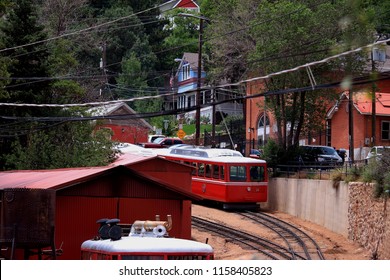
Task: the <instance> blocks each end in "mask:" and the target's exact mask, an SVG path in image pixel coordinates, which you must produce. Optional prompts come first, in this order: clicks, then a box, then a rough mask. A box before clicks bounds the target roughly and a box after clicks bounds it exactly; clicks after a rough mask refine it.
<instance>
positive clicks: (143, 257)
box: [122, 255, 164, 260]
mask: <svg viewBox="0 0 390 280" xmlns="http://www.w3.org/2000/svg"><path fill="white" fill-rule="evenodd" d="M163 259H164V256H162V255H154V256H148V255H138V256H137V255H122V260H163Z"/></svg>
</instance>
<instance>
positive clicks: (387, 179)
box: [363, 149, 390, 197]
mask: <svg viewBox="0 0 390 280" xmlns="http://www.w3.org/2000/svg"><path fill="white" fill-rule="evenodd" d="M363 180H364V181H365V182H368V183H375V196H376V197H380V196H384V197H389V195H390V150H388V149H386V150H385V151H384V152H383V154H382V156H381V157H380V158H377V159H376V160H372V161H370V162H369V163H368V164H367V165H366V166H365V168H364V171H363Z"/></svg>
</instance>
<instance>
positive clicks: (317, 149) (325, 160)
mask: <svg viewBox="0 0 390 280" xmlns="http://www.w3.org/2000/svg"><path fill="white" fill-rule="evenodd" d="M300 148H301V152H300V154H299V159H298V160H299V162H300V163H301V164H304V165H321V166H327V167H331V166H337V165H342V164H343V163H344V162H343V159H342V158H341V157H340V156H339V154H338V153H337V151H336V150H335V149H334V148H332V147H329V146H318V145H307V146H301V147H300Z"/></svg>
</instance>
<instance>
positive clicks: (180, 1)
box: [160, 0, 200, 13]
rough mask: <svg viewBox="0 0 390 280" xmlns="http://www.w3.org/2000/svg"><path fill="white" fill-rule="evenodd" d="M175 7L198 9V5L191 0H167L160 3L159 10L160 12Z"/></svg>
mask: <svg viewBox="0 0 390 280" xmlns="http://www.w3.org/2000/svg"><path fill="white" fill-rule="evenodd" d="M175 8H182V9H183V8H184V9H188V10H197V11H200V8H199V5H198V4H197V3H196V2H195V1H193V0H169V1H165V3H163V4H161V5H160V11H161V12H162V13H164V12H165V11H168V10H173V9H175Z"/></svg>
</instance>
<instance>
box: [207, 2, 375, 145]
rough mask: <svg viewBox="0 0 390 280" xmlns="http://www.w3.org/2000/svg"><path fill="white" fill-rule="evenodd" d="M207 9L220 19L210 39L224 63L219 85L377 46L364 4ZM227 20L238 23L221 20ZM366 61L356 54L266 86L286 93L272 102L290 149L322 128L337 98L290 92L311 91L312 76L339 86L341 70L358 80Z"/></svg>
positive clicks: (217, 73) (281, 140)
mask: <svg viewBox="0 0 390 280" xmlns="http://www.w3.org/2000/svg"><path fill="white" fill-rule="evenodd" d="M222 2H223V3H222ZM203 4H204V5H207V6H208V7H210V9H209V14H208V16H209V17H211V19H212V20H213V21H212V22H213V23H212V24H211V25H210V26H209V28H208V29H207V30H206V33H207V34H208V36H209V37H210V38H211V39H210V41H209V42H208V45H209V48H210V50H211V55H212V58H213V59H216V61H218V63H220V65H219V66H217V67H214V69H213V71H214V77H216V78H219V79H220V78H222V77H226V78H228V79H230V80H236V79H237V78H238V79H243V78H250V77H253V76H260V75H264V74H270V73H276V72H278V71H281V70H286V69H290V68H294V67H296V66H299V65H303V64H306V63H309V62H313V61H317V60H320V59H323V58H325V57H328V56H330V55H332V54H334V53H336V52H337V53H338V52H341V51H345V50H349V49H353V48H356V47H360V46H362V45H365V44H367V43H369V42H371V41H372V31H373V28H372V24H371V23H372V11H371V9H370V8H369V7H367V6H364V2H363V1H348V0H338V1H321V2H318V1H314V0H309V1H294V0H281V1H264V0H262V1H260V0H245V1H235V0H230V1H229V5H226V6H225V7H224V6H223V4H226V1H208V0H205V1H204V2H203ZM228 14H231V15H232V16H231V18H232V22H231V23H229V22H226V21H222V19H223V18H227V15H228ZM229 24H231V26H229ZM233 25H234V26H233ZM224 30H225V31H224ZM226 30H229V32H226ZM218 34H219V36H218V37H217V35H218ZM214 38H216V39H214ZM366 57H367V56H366V54H365V53H360V54H357V55H350V56H348V57H346V58H341V59H339V60H337V61H334V62H332V63H329V64H321V65H316V66H313V67H311V69H302V70H301V71H293V72H290V73H286V74H283V75H275V76H273V77H272V78H270V79H267V80H264V82H265V86H266V88H265V90H264V91H265V92H267V91H271V92H273V91H280V90H284V92H283V93H282V94H273V95H268V96H267V98H266V106H267V110H269V111H271V112H272V113H273V115H274V116H275V118H276V124H277V133H278V139H277V143H278V144H279V145H281V147H282V149H283V150H285V151H286V150H288V149H293V148H294V146H295V145H297V143H299V139H300V137H301V136H302V135H304V134H305V135H309V133H311V132H313V131H316V130H317V129H318V128H320V127H321V126H323V121H324V118H325V113H326V112H325V109H326V108H325V107H326V106H324V104H326V103H327V102H328V101H329V100H332V99H333V98H335V95H334V94H333V95H332V94H330V92H331V91H329V90H318V91H315V92H314V91H311V90H303V91H302V90H301V91H292V90H291V91H290V92H289V90H288V89H294V88H305V87H310V85H312V82H313V81H311V79H310V77H309V75H308V71H312V73H313V76H314V77H315V80H316V82H317V83H318V84H322V83H327V82H334V81H336V78H337V77H335V76H334V75H333V76H332V75H331V74H330V73H332V72H336V71H338V72H339V73H340V76H341V75H355V76H356V75H359V74H360V73H361V70H362V66H363V65H364V59H365V58H366ZM345 73H346V74H345Z"/></svg>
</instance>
